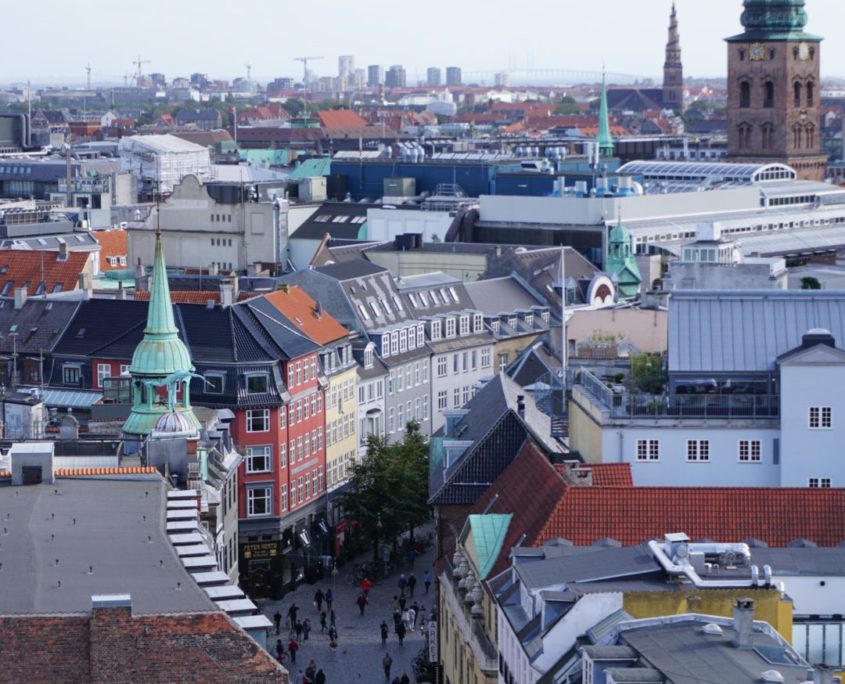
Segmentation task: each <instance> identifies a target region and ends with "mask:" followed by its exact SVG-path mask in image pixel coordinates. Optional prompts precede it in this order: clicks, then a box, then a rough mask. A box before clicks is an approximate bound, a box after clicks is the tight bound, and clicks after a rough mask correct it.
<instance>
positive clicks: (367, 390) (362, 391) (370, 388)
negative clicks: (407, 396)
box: [358, 381, 384, 404]
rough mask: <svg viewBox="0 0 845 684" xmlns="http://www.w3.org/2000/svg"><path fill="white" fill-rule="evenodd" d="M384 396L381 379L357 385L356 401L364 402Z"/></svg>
mask: <svg viewBox="0 0 845 684" xmlns="http://www.w3.org/2000/svg"><path fill="white" fill-rule="evenodd" d="M383 396H384V386H383V385H382V383H381V381H378V382H370V383H367V384H366V385H358V403H359V404H364V403H367V402H370V401H375V400H376V399H381V398H382V397H383Z"/></svg>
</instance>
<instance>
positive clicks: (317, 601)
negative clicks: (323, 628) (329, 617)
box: [314, 589, 326, 613]
mask: <svg viewBox="0 0 845 684" xmlns="http://www.w3.org/2000/svg"><path fill="white" fill-rule="evenodd" d="M325 597H326V595H325V594H324V593H323V590H322V589H317V591H315V592H314V605H315V606H317V612H318V613H319V612H320V611H321V610H323V599H324V598H325Z"/></svg>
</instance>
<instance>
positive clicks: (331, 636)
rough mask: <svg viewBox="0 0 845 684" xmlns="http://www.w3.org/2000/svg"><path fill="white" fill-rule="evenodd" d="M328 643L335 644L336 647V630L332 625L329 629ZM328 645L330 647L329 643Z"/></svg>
mask: <svg viewBox="0 0 845 684" xmlns="http://www.w3.org/2000/svg"><path fill="white" fill-rule="evenodd" d="M329 642H335V646H337V629H335V626H334V625H332V626H331V627H329ZM329 645H331V643H329Z"/></svg>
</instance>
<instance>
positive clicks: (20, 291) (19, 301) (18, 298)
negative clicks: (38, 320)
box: [15, 287, 27, 311]
mask: <svg viewBox="0 0 845 684" xmlns="http://www.w3.org/2000/svg"><path fill="white" fill-rule="evenodd" d="M26 297H27V290H26V288H25V287H16V288H15V311H20V310H21V309H23V305H24V304H26Z"/></svg>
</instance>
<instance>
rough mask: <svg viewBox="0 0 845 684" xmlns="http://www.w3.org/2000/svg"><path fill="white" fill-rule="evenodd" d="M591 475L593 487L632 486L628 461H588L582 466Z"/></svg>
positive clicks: (632, 480)
mask: <svg viewBox="0 0 845 684" xmlns="http://www.w3.org/2000/svg"><path fill="white" fill-rule="evenodd" d="M582 468H583V469H584V470H589V471H590V472H591V473H592V475H593V486H594V487H633V486H634V478H633V476H632V475H631V464H630V463H588V464H585V465H584V466H582Z"/></svg>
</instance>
